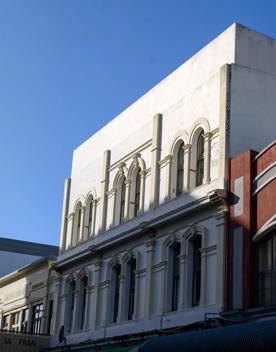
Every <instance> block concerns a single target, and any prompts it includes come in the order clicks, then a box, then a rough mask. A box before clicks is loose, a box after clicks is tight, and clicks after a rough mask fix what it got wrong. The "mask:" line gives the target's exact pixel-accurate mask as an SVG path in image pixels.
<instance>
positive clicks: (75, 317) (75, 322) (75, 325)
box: [71, 280, 80, 332]
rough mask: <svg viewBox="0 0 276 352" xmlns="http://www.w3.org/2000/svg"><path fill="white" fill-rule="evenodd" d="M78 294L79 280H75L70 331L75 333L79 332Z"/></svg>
mask: <svg viewBox="0 0 276 352" xmlns="http://www.w3.org/2000/svg"><path fill="white" fill-rule="evenodd" d="M79 293H80V280H76V289H75V296H74V297H73V299H74V310H73V320H72V329H71V331H73V332H75V331H77V330H79V321H80V319H79V318H80V316H79V311H80V309H79V308H80V307H79Z"/></svg>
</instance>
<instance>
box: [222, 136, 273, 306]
mask: <svg viewBox="0 0 276 352" xmlns="http://www.w3.org/2000/svg"><path fill="white" fill-rule="evenodd" d="M275 161H276V142H275V143H274V144H272V145H271V146H270V147H269V148H268V149H267V150H265V151H264V152H261V153H260V154H259V155H258V154H257V152H254V151H251V150H250V151H247V152H244V153H243V154H241V155H238V156H236V157H234V158H232V159H230V160H229V197H228V204H229V231H228V238H227V265H226V271H227V274H226V275H227V278H226V283H227V290H226V292H227V297H226V310H232V300H233V297H232V292H233V230H234V229H235V228H237V227H242V228H243V268H242V270H243V309H247V308H250V307H254V306H255V305H256V297H255V292H256V284H257V283H256V269H257V266H256V259H257V258H256V249H257V245H256V243H254V242H253V241H252V237H253V236H254V234H255V233H256V232H257V231H258V230H259V229H260V228H261V227H262V226H263V225H264V224H265V223H266V222H267V221H268V220H269V219H270V218H271V217H272V216H273V215H275V214H276V179H273V180H272V181H270V182H269V183H268V184H266V185H265V186H264V187H263V188H261V189H260V190H259V191H258V192H257V193H256V194H255V195H253V180H254V179H255V178H256V177H257V176H258V175H259V174H260V173H261V172H262V171H263V170H265V169H266V168H267V167H269V165H271V164H273V163H274V162H275ZM241 176H243V197H244V199H243V214H242V215H240V216H236V217H235V216H234V197H233V194H234V182H235V180H236V179H237V178H239V177H241Z"/></svg>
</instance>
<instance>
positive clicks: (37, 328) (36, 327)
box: [32, 303, 44, 334]
mask: <svg viewBox="0 0 276 352" xmlns="http://www.w3.org/2000/svg"><path fill="white" fill-rule="evenodd" d="M43 313H44V310H43V304H42V303H41V304H37V305H35V306H33V319H32V333H34V334H40V333H41V332H42V331H41V326H42V317H43Z"/></svg>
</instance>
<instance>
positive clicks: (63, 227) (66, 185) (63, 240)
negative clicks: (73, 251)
mask: <svg viewBox="0 0 276 352" xmlns="http://www.w3.org/2000/svg"><path fill="white" fill-rule="evenodd" d="M70 188H71V179H70V178H67V179H66V180H65V183H64V195H63V205H62V216H61V228H60V243H59V249H60V251H61V252H64V250H65V248H66V242H67V239H66V234H67V236H68V233H67V215H68V208H69V199H70Z"/></svg>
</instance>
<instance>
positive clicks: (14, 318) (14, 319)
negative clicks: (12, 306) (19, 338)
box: [11, 312, 20, 332]
mask: <svg viewBox="0 0 276 352" xmlns="http://www.w3.org/2000/svg"><path fill="white" fill-rule="evenodd" d="M19 315H20V312H15V313H12V314H11V331H15V332H18V331H19V330H20V322H19Z"/></svg>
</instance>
